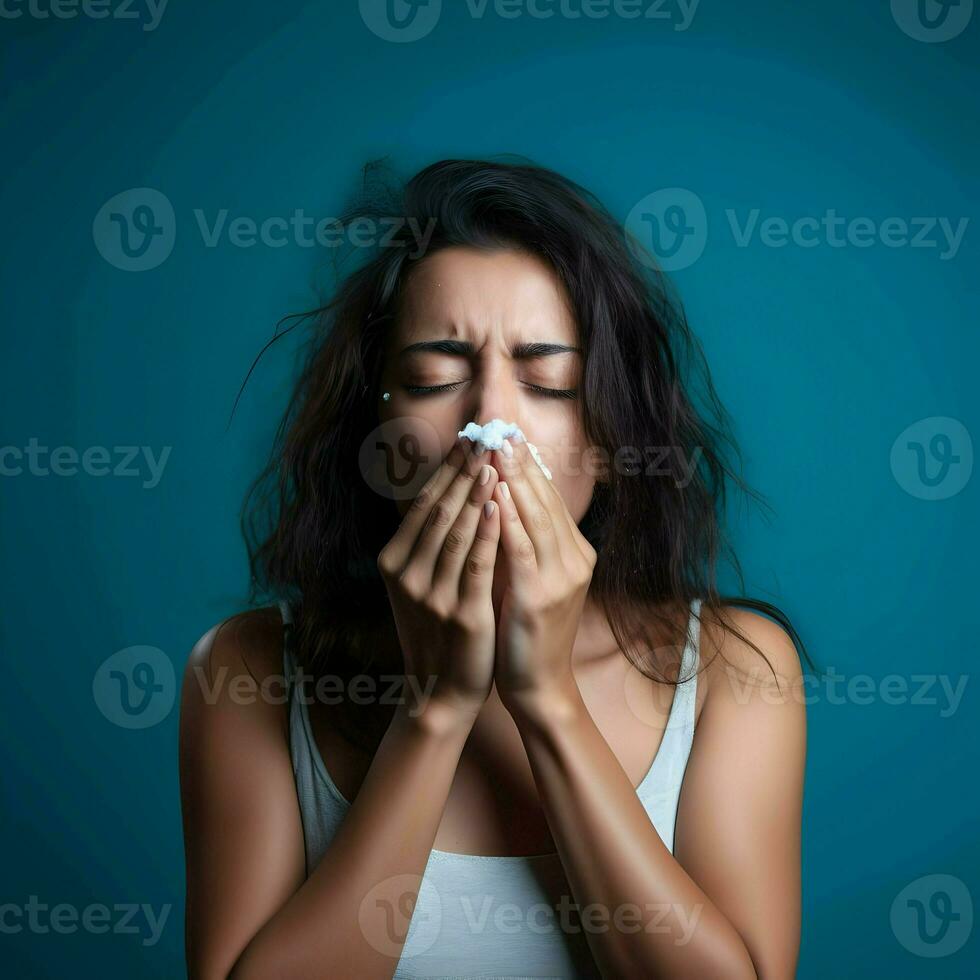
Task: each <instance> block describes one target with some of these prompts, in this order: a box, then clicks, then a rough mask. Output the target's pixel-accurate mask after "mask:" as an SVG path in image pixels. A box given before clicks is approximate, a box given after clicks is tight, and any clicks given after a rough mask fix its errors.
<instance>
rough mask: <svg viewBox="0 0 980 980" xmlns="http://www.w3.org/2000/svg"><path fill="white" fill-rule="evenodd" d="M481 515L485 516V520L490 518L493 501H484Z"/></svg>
mask: <svg viewBox="0 0 980 980" xmlns="http://www.w3.org/2000/svg"><path fill="white" fill-rule="evenodd" d="M483 516H484V517H485V518H486V519H487V520H489V519H490V518H491V517H493V501H492V500H488V501H487V502H486V503H485V504H484V505H483Z"/></svg>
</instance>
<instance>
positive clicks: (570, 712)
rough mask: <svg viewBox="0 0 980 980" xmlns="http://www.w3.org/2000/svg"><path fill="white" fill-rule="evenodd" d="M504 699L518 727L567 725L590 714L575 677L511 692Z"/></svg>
mask: <svg viewBox="0 0 980 980" xmlns="http://www.w3.org/2000/svg"><path fill="white" fill-rule="evenodd" d="M501 699H502V700H503V702H504V704H505V706H506V707H507V710H508V711H509V712H510V714H511V716H512V717H513V719H514V721H515V722H516V723H517V724H518V726H521V725H526V726H533V727H537V728H541V727H548V726H552V725H565V724H568V723H570V722H572V721H574V720H575V719H577V718H579V717H580V716H581V715H582V714H583V713H587V712H588V709H587V708H586V706H585V702H584V701H583V700H582V692H581V691H580V690H579V686H578V684H577V683H576V681H575V678H574V676H573V675H572V674H568V675H563V676H561V677H552V678H549V679H548V680H547V681H543V682H541V683H537V684H534V685H530V686H527V687H524V688H521V689H519V690H513V691H508V692H507V693H506V695H504V694H502V695H501Z"/></svg>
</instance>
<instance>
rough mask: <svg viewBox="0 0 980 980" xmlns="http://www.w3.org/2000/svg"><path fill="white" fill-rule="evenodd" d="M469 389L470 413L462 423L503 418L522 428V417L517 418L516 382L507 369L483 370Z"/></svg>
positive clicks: (483, 421)
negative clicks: (470, 394) (470, 393)
mask: <svg viewBox="0 0 980 980" xmlns="http://www.w3.org/2000/svg"><path fill="white" fill-rule="evenodd" d="M470 391H471V392H472V398H471V401H470V405H469V408H470V411H471V412H472V414H471V415H470V417H469V418H468V419H465V420H464V423H463V424H464V425H465V424H466V422H469V421H476V422H478V423H479V424H480V425H486V423H487V422H489V421H490V420H491V419H503V421H504V422H516V423H517V424H518V425H519V426H520V427H521V429H522V430H524V422H523V419H520V418H518V414H519V412H520V408H519V405H518V400H519V399H518V391H517V384H516V382H515V381H514V379H513V378H512V377H510V372H509V371H508V370H506V369H500V368H491V369H487V370H485V371H484V372H483V373H482V375H481V376H480V377H479V378H477V379H475V382H474V384H472V385H471V386H470ZM524 431H526V430H524Z"/></svg>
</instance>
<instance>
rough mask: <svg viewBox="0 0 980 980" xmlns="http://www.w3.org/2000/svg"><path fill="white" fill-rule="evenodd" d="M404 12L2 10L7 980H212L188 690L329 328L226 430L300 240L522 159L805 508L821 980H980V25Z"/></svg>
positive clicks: (753, 460) (767, 485) (801, 565)
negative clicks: (271, 450) (377, 192)
mask: <svg viewBox="0 0 980 980" xmlns="http://www.w3.org/2000/svg"><path fill="white" fill-rule="evenodd" d="M393 10H394V13H395V15H396V16H395V19H392V18H391V17H390V16H389V15H388V12H387V8H386V7H385V5H384V3H368V2H363V3H361V4H360V5H359V4H357V3H355V2H336V3H333V2H332V3H301V2H296V0H280V2H278V3H275V4H271V3H263V4H253V3H241V2H237V3H233V2H230V0H210V2H208V3H190V2H187V0H171V2H170V3H169V4H163V5H162V7H161V6H160V5H153V4H148V3H147V2H146V0H137V2H136V3H134V4H123V3H121V2H120V0H109V2H108V4H106V5H104V6H95V5H93V6H85V5H82V4H74V5H71V4H69V5H61V6H59V5H57V4H54V3H52V2H50V0H49V2H45V0H34V2H33V4H30V5H29V4H28V2H27V0H7V2H6V4H5V5H4V10H3V14H2V15H0V43H2V46H3V56H2V61H0V64H2V68H0V70H2V73H3V86H2V96H0V98H2V104H3V113H2V143H3V145H4V146H5V147H6V150H5V151H4V163H5V166H4V178H3V180H2V181H0V198H2V213H3V217H4V225H5V235H4V248H3V252H4V256H3V261H2V263H0V295H2V298H3V334H2V337H3V339H2V366H3V373H2V377H3V384H2V388H0V405H2V417H0V452H2V454H3V455H2V456H0V470H2V476H0V493H2V507H0V542H2V550H0V555H2V596H3V613H2V618H0V648H2V653H3V663H4V668H5V675H6V679H5V683H4V684H3V685H2V711H0V734H2V741H0V766H2V772H3V779H2V786H3V789H2V792H3V808H2V818H0V819H2V825H3V826H2V829H3V840H4V851H5V857H4V859H3V874H2V884H0V904H2V906H3V908H2V909H0V913H2V914H0V941H2V948H3V952H2V959H3V961H4V963H5V965H6V966H7V967H8V969H7V970H5V973H6V975H8V976H17V977H27V976H30V977H62V976H65V975H72V976H80V975H92V976H120V977H122V976H125V977H165V978H173V977H179V976H182V975H183V971H184V964H183V945H182V944H183V931H182V930H183V887H184V875H183V852H182V838H181V820H180V806H179V795H178V780H177V729H178V715H179V705H178V704H177V703H176V701H175V682H176V684H178V685H179V678H180V674H181V670H182V668H183V665H184V663H185V661H186V658H187V655H188V652H189V651H190V649H191V647H192V645H193V644H194V642H195V641H196V640H197V638H198V637H199V636H200V635H201V634H202V633H203V632H204V631H205V630H206V629H208V627H210V626H211V625H212V624H214V623H215V622H217V621H219V620H220V619H222V618H223V617H225V616H227V615H229V614H231V613H232V612H234V611H235V610H237V609H240V608H241V607H242V604H243V600H244V596H245V590H246V585H247V574H246V566H245V552H244V547H243V544H242V541H241V539H240V535H239V529H238V514H239V509H240V505H241V501H242V497H243V494H244V492H245V489H246V486H247V485H248V483H249V481H250V480H251V478H252V477H253V475H254V474H255V473H256V471H257V468H258V467H259V465H260V463H261V462H262V460H263V459H264V457H265V454H266V452H267V450H268V447H269V444H270V440H271V438H272V435H273V431H274V428H275V425H276V422H277V420H278V417H279V415H280V413H281V412H282V410H283V408H284V406H285V399H286V396H287V393H288V391H289V384H290V379H291V377H292V375H293V372H294V368H295V358H294V355H295V354H296V352H297V350H298V344H299V338H297V337H296V335H295V332H294V334H292V335H290V336H288V337H287V338H286V339H285V340H284V341H283V342H281V343H279V344H277V345H275V346H274V347H273V348H272V349H271V350H270V351H269V352H268V354H267V355H266V356H265V357H263V359H262V360H261V362H260V364H259V367H258V368H257V369H256V372H255V373H254V374H253V376H252V379H251V380H250V382H249V384H248V386H247V388H246V390H245V393H244V395H243V397H242V401H241V403H240V405H239V407H238V411H237V413H236V415H235V417H234V420H233V422H232V424H231V425H230V426H229V425H228V421H229V415H230V412H231V407H232V404H233V402H234V398H235V395H236V393H237V392H238V388H239V385H240V384H241V382H242V380H243V379H244V377H245V374H246V372H247V370H248V368H249V366H250V364H251V363H252V360H253V358H254V357H255V355H256V354H257V353H258V351H259V350H260V349H261V348H262V346H263V345H264V344H265V343H266V341H267V340H268V339H269V338H270V337H271V335H272V332H273V330H274V328H275V323H276V321H277V320H278V319H279V318H280V317H281V316H283V315H284V314H285V313H289V312H295V311H297V310H301V309H304V308H306V307H307V306H308V305H309V304H310V303H311V302H313V300H314V298H315V294H314V291H313V288H312V284H313V283H314V282H315V281H318V277H319V276H321V275H322V270H323V267H324V264H325V263H326V262H328V261H329V257H330V254H331V248H330V247H329V246H327V245H318V244H313V245H310V244H309V241H310V238H309V237H304V236H303V234H302V233H301V219H302V218H303V217H304V216H306V217H307V218H312V219H313V220H314V221H320V220H321V219H328V218H330V217H331V216H334V215H336V214H338V213H339V212H340V210H341V209H342V207H343V205H344V203H345V202H346V201H347V199H348V197H349V195H350V194H351V192H353V191H355V190H356V189H357V187H358V182H359V179H360V171H361V168H362V167H363V165H364V164H365V163H366V162H368V161H370V160H376V159H379V158H383V157H387V158H388V161H389V163H390V165H391V166H392V167H393V168H394V169H395V170H396V172H397V173H399V174H400V175H401V176H410V175H411V174H412V173H414V172H415V171H416V170H418V169H419V168H421V167H422V166H425V165H426V164H428V163H431V162H433V161H435V160H439V159H442V158H445V157H483V156H493V155H498V154H519V155H522V156H524V157H526V158H528V159H530V160H532V161H534V162H536V163H540V164H543V165H545V166H548V167H553V168H555V169H556V170H558V171H561V172H562V173H564V174H566V175H568V176H570V177H572V178H573V179H575V180H577V181H579V182H581V183H583V184H584V185H586V186H587V187H589V188H590V189H592V190H593V191H595V192H596V193H597V194H598V195H599V197H600V198H601V199H602V200H603V201H604V202H605V203H606V204H607V206H608V207H609V208H610V210H611V211H612V212H613V213H614V214H615V215H616V216H617V218H619V219H620V220H621V221H622V222H623V223H624V225H626V226H627V227H630V228H631V229H632V230H633V231H635V232H636V233H637V235H638V236H639V237H640V238H641V239H642V238H643V237H644V236H645V238H646V240H647V241H646V244H648V245H649V246H650V247H652V248H654V249H655V250H656V251H657V252H658V254H660V255H661V258H662V261H663V264H664V266H665V268H668V269H669V270H670V274H671V276H672V278H673V281H674V282H675V283H676V285H677V287H678V289H679V291H680V294H681V296H682V298H683V300H684V302H685V305H686V310H687V314H688V317H689V320H690V322H691V325H692V327H693V328H694V330H695V331H696V333H697V334H698V336H699V337H700V338H701V341H702V343H703V345H704V348H705V351H706V354H707V357H708V360H709V363H710V365H711V367H712V370H713V376H714V380H715V383H716V385H717V387H718V390H719V393H720V396H721V398H722V400H723V402H724V403H725V405H726V407H727V408H728V409H729V411H730V412H731V414H732V417H733V419H734V428H735V432H736V435H737V437H738V439H739V441H740V445H741V447H742V449H743V453H744V465H745V470H744V472H745V476H746V478H747V479H748V480H749V482H750V483H751V484H752V485H753V486H754V487H756V488H757V489H758V490H760V491H761V492H762V493H764V494H765V495H766V497H767V499H768V500H769V503H770V504H771V506H772V508H773V513H772V515H770V516H769V517H768V518H766V517H765V516H764V515H763V514H762V512H760V511H759V510H758V508H754V509H753V508H752V507H748V506H743V505H738V506H733V507H732V519H733V523H734V534H735V539H736V543H737V545H738V548H739V552H740V556H741V558H742V562H743V565H744V569H745V573H746V588H747V591H748V592H749V593H750V594H752V595H755V596H758V597H760V598H765V599H769V600H770V601H773V602H776V603H777V604H779V605H780V606H781V607H782V608H783V609H785V610H786V612H787V613H788V614H789V615H790V616H791V617H792V619H793V621H794V623H795V624H796V626H797V628H798V629H799V631H800V633H801V634H802V636H803V638H804V640H805V641H806V643H807V646H808V649H809V650H810V652H811V654H812V655H813V657H814V658H815V659H816V661H817V662H818V664H819V665H820V666H821V667H822V668H823V673H821V674H811V683H809V686H808V693H809V697H810V707H809V709H808V727H809V731H808V733H809V751H808V760H807V782H806V796H805V813H804V820H805V825H804V838H803V863H804V907H803V936H802V947H801V953H800V965H799V976H801V977H813V978H817V977H826V976H829V975H833V976H853V977H864V976H876V975H882V976H890V977H920V976H936V977H967V976H976V966H977V962H978V960H980V957H978V955H977V937H976V935H975V934H974V930H973V902H975V901H976V900H977V899H978V898H980V873H978V872H980V842H978V834H977V827H978V815H980V813H978V811H980V788H978V781H977V771H978V769H977V762H978V760H977V748H976V746H977V738H976V732H977V722H978V712H977V699H978V695H980V692H978V690H977V680H976V679H975V678H973V677H972V667H973V665H974V664H975V662H976V659H977V641H976V634H977V615H976V610H977V604H976V598H975V594H976V584H977V558H976V556H977V553H978V551H977V546H978V532H977V527H978V521H977V487H978V479H977V477H976V476H972V477H971V472H970V471H971V468H972V460H973V445H972V441H971V435H972V434H975V433H976V432H977V428H978V403H977V394H976V390H977V388H976V380H975V372H976V368H977V364H978V361H980V358H978V354H980V343H978V331H977V303H978V287H977V282H978V257H980V254H978V240H980V229H978V228H977V227H976V224H977V203H978V190H977V180H976V177H977V173H978V166H980V151H978V141H977V118H978V102H980V99H978V93H980V84H978V65H980V59H978V57H977V55H978V48H980V44H978V36H980V35H978V31H980V25H978V20H980V17H977V16H974V15H973V3H972V0H964V2H963V3H961V4H959V5H957V6H953V7H946V6H941V5H940V4H939V3H937V2H935V0H923V2H922V4H918V3H917V2H909V3H904V2H902V0H894V2H892V3H889V2H888V0H879V2H862V3H854V2H844V0H828V2H824V3H819V4H783V3H777V2H770V3H762V2H759V0H746V2H742V3H738V4H734V3H728V2H721V0H701V2H700V3H699V4H695V5H693V6H692V4H691V3H685V4H681V3H678V2H677V0H668V2H666V3H663V4H656V3H650V2H648V0H644V2H643V3H642V4H636V3H630V2H628V0H624V2H622V3H620V4H618V5H613V4H612V3H609V4H602V3H595V4H591V5H590V4H588V3H586V2H584V0H578V2H576V0H566V2H565V3H564V4H563V5H562V4H559V3H558V2H557V0H556V2H554V3H551V4H549V3H546V2H545V0H539V2H538V4H536V5H535V4H533V3H527V4H524V5H521V4H519V3H518V4H516V5H515V4H514V3H507V4H500V5H497V6H495V5H494V4H493V3H489V4H477V3H476V0H472V2H470V3H465V2H459V3H455V2H454V3H449V2H445V3H442V4H439V3H437V2H433V3H431V4H429V5H428V6H423V7H420V8H418V9H417V10H414V11H413V10H412V9H410V8H409V7H408V5H407V4H404V3H403V2H402V0H398V2H397V3H396V4H395V5H394V8H393ZM602 10H606V12H607V16H605V17H602V16H598V14H599V13H601V11H602ZM636 10H639V11H640V12H641V13H646V14H648V16H647V15H645V16H642V17H639V18H635V17H632V16H630V14H631V13H633V12H634V11H636ZM548 11H551V12H552V13H553V16H544V15H545V14H547V13H548ZM56 12H57V13H56ZM481 12H482V13H481ZM576 14H578V16H576ZM398 18H401V19H398ZM399 25H401V26H399ZM222 215H223V216H224V218H223V219H222ZM236 219H241V220H239V221H238V222H237V223H236ZM268 219H272V221H271V223H270V222H269V221H268ZM306 228H307V232H306V234H307V236H312V234H313V232H312V230H311V229H310V226H309V224H308V225H307V226H306ZM263 229H264V230H263ZM250 241H251V244H248V243H249V242H250ZM126 447H133V448H132V449H128V448H126ZM971 596H973V597H974V598H972V599H971ZM971 610H972V611H971ZM154 923H155V925H154ZM971 963H972V966H971V965H970V964H971Z"/></svg>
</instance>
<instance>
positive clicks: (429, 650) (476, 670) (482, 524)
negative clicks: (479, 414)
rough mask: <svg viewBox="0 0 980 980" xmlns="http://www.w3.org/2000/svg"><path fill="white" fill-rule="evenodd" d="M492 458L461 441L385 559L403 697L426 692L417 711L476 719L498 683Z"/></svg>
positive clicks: (427, 486)
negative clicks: (495, 676)
mask: <svg viewBox="0 0 980 980" xmlns="http://www.w3.org/2000/svg"><path fill="white" fill-rule="evenodd" d="M489 462H490V454H489V453H486V452H485V453H482V454H481V455H479V456H478V455H476V454H474V453H473V452H472V444H471V443H470V442H469V440H458V441H457V443H456V445H455V446H454V447H453V449H452V450H451V451H450V453H449V455H448V456H447V457H446V459H445V460H444V461H443V463H442V464H441V465H440V467H439V468H438V469H437V470H436V472H435V473H434V474H433V475H432V477H431V478H430V479H429V480H428V482H427V483H426V484H425V486H424V487H422V489H421V490H420V491H419V493H418V495H417V496H416V498H415V499H414V500H413V501H412V505H411V507H410V508H409V510H408V512H407V513H406V514H405V516H404V518H403V519H402V522H401V524H400V525H399V527H398V530H397V531H396V532H395V534H394V535H393V536H392V538H391V540H390V541H389V542H388V543H387V544H386V545H385V546H384V548H383V549H382V550H381V553H380V554H379V555H378V570H379V571H380V572H381V575H382V577H383V579H384V581H385V587H386V589H387V591H388V597H389V599H390V600H391V607H392V612H393V614H394V619H395V626H396V629H397V632H398V639H399V641H400V643H401V647H402V651H403V654H404V659H405V674H406V676H407V677H412V678H413V684H407V685H406V686H405V689H404V694H405V696H406V697H407V698H410V699H411V697H412V693H413V690H414V691H422V692H424V697H423V698H422V699H421V700H422V703H421V704H414V703H412V704H409V710H410V711H411V712H412V713H413V714H414V713H422V712H430V713H431V712H432V711H435V712H439V711H440V710H441V709H440V706H445V707H447V708H448V709H449V711H450V713H451V714H452V715H453V716H454V717H455V716H456V715H457V713H460V714H462V715H464V716H465V717H467V718H470V719H471V720H472V718H475V716H476V714H477V713H478V712H479V710H480V708H481V706H482V705H483V703H484V701H486V699H487V697H488V695H489V693H490V689H491V687H492V686H493V664H494V635H495V624H494V615H493V602H492V585H493V570H494V565H495V562H496V556H497V545H498V542H499V539H500V511H499V508H498V507H496V506H495V505H493V504H492V503H491V509H492V513H491V514H490V515H489V516H487V514H486V512H485V508H484V504H485V503H486V502H488V501H490V497H491V496H492V494H493V491H494V488H495V486H496V484H497V474H496V472H495V471H494V470H493V468H492V467H491V466H489V465H488V464H489ZM481 474H482V475H484V476H485V477H486V482H485V483H481V482H480V477H481Z"/></svg>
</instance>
